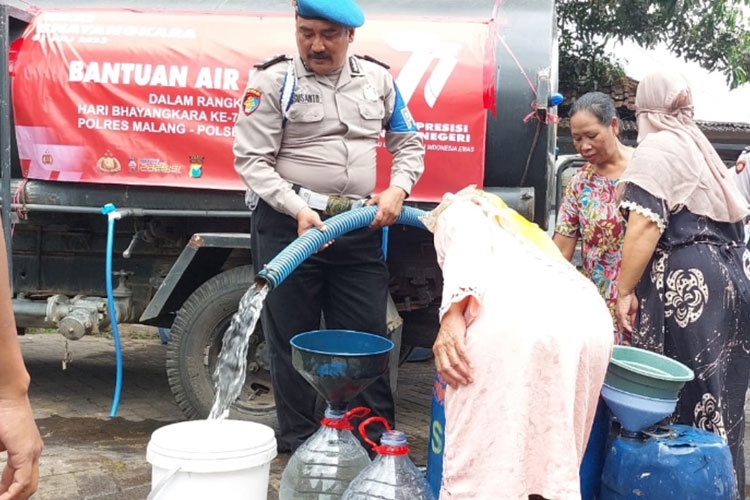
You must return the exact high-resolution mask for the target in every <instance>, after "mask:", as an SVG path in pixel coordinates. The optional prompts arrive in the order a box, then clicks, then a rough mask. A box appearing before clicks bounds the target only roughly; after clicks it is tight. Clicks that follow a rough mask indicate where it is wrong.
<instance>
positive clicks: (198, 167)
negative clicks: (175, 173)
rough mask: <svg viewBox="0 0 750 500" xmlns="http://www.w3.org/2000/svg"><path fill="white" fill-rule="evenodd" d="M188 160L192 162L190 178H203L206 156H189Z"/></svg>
mask: <svg viewBox="0 0 750 500" xmlns="http://www.w3.org/2000/svg"><path fill="white" fill-rule="evenodd" d="M188 159H189V160H190V177H192V178H194V179H197V178H198V177H200V176H202V175H203V160H204V159H205V156H203V155H190V156H188Z"/></svg>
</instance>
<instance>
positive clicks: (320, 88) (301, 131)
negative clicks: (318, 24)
mask: <svg viewBox="0 0 750 500" xmlns="http://www.w3.org/2000/svg"><path fill="white" fill-rule="evenodd" d="M290 64H291V65H293V66H292V67H290ZM292 69H293V70H294V73H292V71H291V70H292ZM295 77H296V82H295V85H294V86H293V87H294V89H293V97H292V98H291V99H290V100H289V99H288V96H286V95H285V96H283V97H284V98H287V99H288V102H287V104H288V108H286V106H285V105H284V104H283V99H282V95H281V94H282V91H283V89H284V88H285V83H284V81H285V78H287V79H288V78H295ZM333 80H334V81H335V79H333ZM288 87H291V86H287V88H288ZM282 108H285V111H286V112H285V113H284V112H282ZM383 129H385V145H386V147H387V149H388V151H390V152H391V153H393V166H392V169H391V182H390V185H391V186H398V187H400V188H402V189H403V190H404V191H406V193H407V194H408V193H409V192H410V191H411V189H412V187H413V186H414V184H415V183H416V182H417V180H418V179H419V177H420V176H421V175H422V172H423V170H424V143H423V141H422V138H421V135H420V134H419V132H418V131H417V128H416V125H415V123H414V120H413V119H412V117H411V114H410V113H409V110H408V108H407V107H406V105H405V104H404V102H403V100H402V99H401V96H400V94H399V93H398V90H397V89H396V87H395V83H394V80H393V77H392V76H391V74H390V73H388V71H387V70H386V69H385V68H384V67H383V66H381V65H379V64H376V63H373V62H370V61H367V60H364V59H361V58H358V57H354V56H349V57H348V58H347V60H346V62H345V64H344V66H343V68H342V69H341V74H340V75H339V77H338V82H337V83H335V84H334V83H333V82H332V79H330V78H328V77H327V76H325V75H316V74H315V73H314V72H313V71H311V70H309V69H307V68H306V67H305V65H304V64H303V62H302V60H301V59H300V57H299V56H295V57H294V58H293V59H292V61H291V63H290V62H289V61H286V60H285V61H280V62H278V63H276V64H273V65H271V66H270V67H268V68H266V69H259V70H256V71H254V72H253V74H252V75H251V76H250V80H249V82H248V89H247V91H246V93H245V98H244V99H243V104H242V106H241V109H240V112H239V114H238V119H237V123H236V136H235V141H234V155H235V169H236V170H237V172H238V173H239V175H240V176H241V177H242V179H243V180H244V181H245V183H246V184H247V186H248V188H249V189H251V190H252V191H254V192H255V193H257V194H258V195H259V196H260V197H261V198H262V199H263V200H264V201H265V202H266V203H268V204H269V205H271V207H273V208H274V209H275V210H277V211H279V212H282V213H285V214H287V215H290V216H292V217H295V216H296V215H297V213H298V212H299V211H300V210H301V209H302V208H304V207H306V206H307V205H306V203H305V201H304V200H303V199H302V198H300V196H299V195H298V194H297V193H296V192H295V191H294V189H293V185H295V184H296V185H299V186H301V187H304V188H307V189H310V190H312V191H315V192H317V193H320V194H324V195H339V196H345V197H347V198H349V199H352V200H360V199H363V198H366V197H368V196H370V195H371V194H372V192H373V190H374V189H375V180H376V167H375V156H376V148H377V143H378V139H379V137H380V134H381V131H382V130H383Z"/></svg>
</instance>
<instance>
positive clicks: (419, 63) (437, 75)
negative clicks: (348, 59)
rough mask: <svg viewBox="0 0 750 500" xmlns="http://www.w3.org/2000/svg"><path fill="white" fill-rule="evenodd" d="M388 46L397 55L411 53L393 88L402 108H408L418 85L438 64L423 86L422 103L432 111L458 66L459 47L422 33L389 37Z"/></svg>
mask: <svg viewBox="0 0 750 500" xmlns="http://www.w3.org/2000/svg"><path fill="white" fill-rule="evenodd" d="M386 41H387V43H388V45H389V46H390V47H391V48H392V49H394V50H397V51H399V52H411V55H410V56H409V59H407V60H406V63H404V66H403V67H402V68H401V72H399V74H398V77H396V85H397V86H398V89H399V91H400V92H401V97H403V99H404V103H405V104H409V101H410V100H411V98H412V96H413V95H414V92H415V91H416V90H417V87H418V86H419V82H421V81H422V78H423V77H424V76H425V74H427V72H428V70H429V69H430V66H431V65H432V62H433V61H434V60H435V59H437V61H438V62H437V64H436V65H435V68H434V69H433V70H432V73H431V74H430V76H429V78H428V80H427V83H425V86H424V100H425V102H426V103H427V105H428V106H429V107H431V108H433V107H435V102H436V101H437V99H438V97H439V96H440V93H441V92H442V91H443V87H445V84H446V83H447V82H448V78H449V77H450V75H451V73H452V72H453V70H454V69H455V67H456V65H457V64H458V55H459V53H460V52H461V44H459V43H454V42H443V41H441V40H440V39H439V38H438V37H437V36H434V35H425V34H424V33H419V34H415V33H404V32H400V33H391V34H390V35H389V36H388V37H387V39H386Z"/></svg>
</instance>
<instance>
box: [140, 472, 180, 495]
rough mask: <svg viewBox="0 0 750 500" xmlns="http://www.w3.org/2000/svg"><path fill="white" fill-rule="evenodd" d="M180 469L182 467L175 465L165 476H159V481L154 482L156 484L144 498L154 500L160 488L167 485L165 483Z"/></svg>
mask: <svg viewBox="0 0 750 500" xmlns="http://www.w3.org/2000/svg"><path fill="white" fill-rule="evenodd" d="M180 469H182V467H176V468H174V469H172V470H170V471H169V473H168V474H167V475H166V476H164V477H163V478H161V481H159V482H158V483H157V484H156V486H154V487H153V489H152V490H151V493H149V494H148V496H147V497H146V500H156V497H158V496H159V494H160V493H161V490H163V489H164V487H165V486H166V485H167V483H169V482H170V481H171V480H172V478H173V477H174V476H175V474H177V473H178V472H180Z"/></svg>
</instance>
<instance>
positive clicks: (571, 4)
mask: <svg viewBox="0 0 750 500" xmlns="http://www.w3.org/2000/svg"><path fill="white" fill-rule="evenodd" d="M748 13H750V0H662V1H654V0H622V1H616V0H557V15H558V28H559V30H560V88H561V90H562V91H563V92H568V93H572V94H576V95H577V94H580V93H581V92H586V91H589V90H593V89H596V88H598V87H600V86H601V85H607V84H609V83H613V82H614V81H616V80H618V79H619V78H620V77H621V76H623V74H624V73H623V69H622V65H621V63H620V61H618V59H617V58H616V57H615V56H614V54H612V53H609V52H608V51H607V50H606V45H607V44H608V43H609V42H610V41H612V40H617V41H623V40H625V39H629V40H633V41H635V42H636V43H638V44H639V45H640V46H642V47H644V48H651V47H654V46H655V45H657V44H659V43H663V44H665V45H666V46H667V47H668V48H669V49H670V50H671V51H672V52H674V53H675V54H677V55H678V56H681V57H683V58H684V59H686V60H688V61H696V62H698V63H699V64H700V65H701V66H702V67H704V68H706V69H708V70H710V71H720V72H721V73H723V74H724V75H725V76H726V78H727V82H728V83H729V84H730V86H731V87H732V88H734V87H736V86H738V85H741V84H743V83H745V82H747V81H750V22H749V21H750V20H749V19H748Z"/></svg>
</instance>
